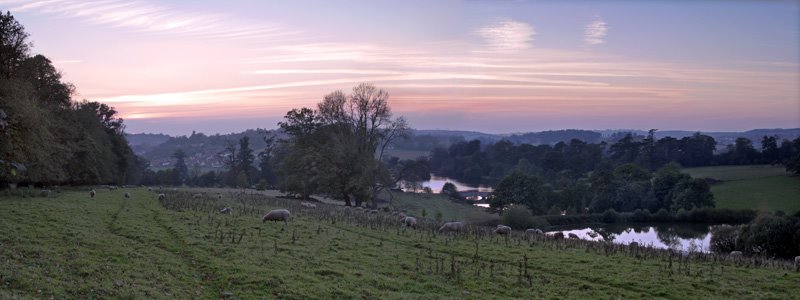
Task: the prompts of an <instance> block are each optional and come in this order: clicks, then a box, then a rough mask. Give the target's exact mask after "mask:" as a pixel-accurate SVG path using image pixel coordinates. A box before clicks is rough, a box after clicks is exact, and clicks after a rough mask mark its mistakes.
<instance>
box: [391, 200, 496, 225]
mask: <svg viewBox="0 0 800 300" xmlns="http://www.w3.org/2000/svg"><path fill="white" fill-rule="evenodd" d="M392 194H393V195H394V200H393V204H394V206H395V207H396V208H398V209H401V210H405V211H407V212H409V213H410V214H413V215H415V216H421V215H422V210H423V209H424V210H425V213H426V214H427V216H428V217H431V218H433V217H434V216H435V215H436V212H441V214H442V220H444V221H468V222H471V223H484V222H487V221H490V220H493V219H499V218H500V216H498V215H496V214H490V213H488V212H486V210H485V209H483V208H479V207H476V206H472V205H469V204H462V203H456V202H453V201H452V200H450V199H448V198H447V196H444V195H441V194H423V193H418V194H414V193H401V192H393V193H392ZM384 198H388V197H384Z"/></svg>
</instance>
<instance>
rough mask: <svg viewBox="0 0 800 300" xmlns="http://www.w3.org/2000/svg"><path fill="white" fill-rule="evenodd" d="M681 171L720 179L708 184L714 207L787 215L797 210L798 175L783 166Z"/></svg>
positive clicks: (694, 175)
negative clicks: (791, 174)
mask: <svg viewBox="0 0 800 300" xmlns="http://www.w3.org/2000/svg"><path fill="white" fill-rule="evenodd" d="M684 172H686V173H688V174H690V175H692V177H698V178H712V179H716V180H719V181H721V182H720V183H716V184H713V185H712V186H711V192H712V193H714V199H715V201H716V204H717V207H720V208H731V209H745V208H747V209H757V210H762V211H777V210H782V211H784V212H786V213H788V214H792V213H795V212H797V211H800V176H790V175H789V174H788V173H786V171H785V169H784V168H783V166H770V165H755V166H715V167H702V168H687V169H684Z"/></svg>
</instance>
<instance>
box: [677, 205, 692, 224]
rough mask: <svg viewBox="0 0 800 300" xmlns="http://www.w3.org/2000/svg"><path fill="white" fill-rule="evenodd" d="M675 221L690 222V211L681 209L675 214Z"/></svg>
mask: <svg viewBox="0 0 800 300" xmlns="http://www.w3.org/2000/svg"><path fill="white" fill-rule="evenodd" d="M675 221H676V222H688V221H689V212H687V211H686V210H685V209H683V208H681V209H679V210H678V213H676V214H675Z"/></svg>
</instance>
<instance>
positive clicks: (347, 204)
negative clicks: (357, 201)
mask: <svg viewBox="0 0 800 300" xmlns="http://www.w3.org/2000/svg"><path fill="white" fill-rule="evenodd" d="M342 199H343V200H344V206H353V205H352V204H351V203H350V196H348V195H347V193H342Z"/></svg>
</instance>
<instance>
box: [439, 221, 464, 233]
mask: <svg viewBox="0 0 800 300" xmlns="http://www.w3.org/2000/svg"><path fill="white" fill-rule="evenodd" d="M462 228H464V222H447V223H444V225H442V227H439V232H450V231H461V229H462Z"/></svg>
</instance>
